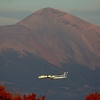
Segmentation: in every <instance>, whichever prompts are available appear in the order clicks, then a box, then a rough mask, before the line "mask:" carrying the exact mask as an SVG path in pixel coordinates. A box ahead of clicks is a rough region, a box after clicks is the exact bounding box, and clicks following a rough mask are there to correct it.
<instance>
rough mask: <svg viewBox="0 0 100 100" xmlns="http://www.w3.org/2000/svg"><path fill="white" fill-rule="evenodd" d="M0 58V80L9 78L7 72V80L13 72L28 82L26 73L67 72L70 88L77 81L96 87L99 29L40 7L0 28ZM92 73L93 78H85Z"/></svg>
mask: <svg viewBox="0 0 100 100" xmlns="http://www.w3.org/2000/svg"><path fill="white" fill-rule="evenodd" d="M0 59H1V62H0V64H1V65H0V66H1V68H0V70H1V72H2V73H1V75H2V76H3V77H1V79H2V80H4V79H7V78H8V80H10V79H9V77H7V76H5V75H4V74H3V73H6V74H7V75H8V76H9V73H10V72H11V73H10V74H11V75H10V77H12V76H13V75H14V73H17V74H16V75H18V76H19V75H21V76H23V77H24V78H25V77H26V78H27V79H28V78H29V77H28V76H25V73H26V72H27V73H30V74H29V75H30V77H31V78H32V76H33V74H35V76H37V75H38V73H40V74H41V73H44V72H45V71H46V72H49V71H50V72H60V70H61V72H62V71H65V70H68V71H69V72H70V73H71V74H72V75H71V76H69V83H68V84H70V83H71V86H74V85H75V86H79V85H80V82H81V85H82V84H83V86H86V85H87V84H88V85H91V84H92V86H95V85H97V86H99V85H98V84H99V83H100V80H99V77H98V73H99V71H100V26H95V25H93V24H90V23H88V22H86V21H84V20H82V19H80V18H78V17H76V16H73V15H71V14H68V13H66V12H62V11H60V10H56V9H53V8H43V9H41V10H39V11H37V12H35V13H33V14H32V15H30V16H28V17H27V18H25V19H23V20H21V21H20V22H18V23H16V24H15V25H7V26H0ZM19 66H20V67H19ZM32 66H33V67H32ZM27 69H28V70H29V71H28V70H27ZM19 70H20V71H19ZM23 70H24V71H23ZM88 72H90V73H89V75H87V74H88ZM92 72H93V73H95V76H92V77H93V78H94V77H97V78H96V79H95V78H94V79H93V80H92V79H89V78H90V77H91V75H92ZM84 73H85V74H86V75H84ZM73 75H76V77H77V78H79V79H78V81H77V80H76V79H77V78H76V79H73V78H72V77H73ZM99 75H100V74H99ZM18 76H16V77H18ZM87 76H88V77H87ZM16 79H17V78H15V81H16ZM22 79H23V78H22ZM12 80H13V77H12ZM79 80H80V82H79ZM10 81H11V80H10ZM20 81H21V79H20ZM20 81H19V82H20ZM30 81H31V79H30ZM16 82H17V81H16ZM23 82H25V80H24V79H23V81H22V83H23ZM36 82H37V83H38V81H36ZM67 82H68V81H67ZM95 82H96V83H95ZM62 83H63V82H62ZM27 84H29V83H27ZM30 84H31V82H30ZM63 85H64V84H63ZM63 85H62V86H63ZM43 86H44V85H43ZM65 86H66V85H65ZM68 86H70V85H68ZM66 87H67V86H66Z"/></svg>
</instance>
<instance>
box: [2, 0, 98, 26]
mask: <svg viewBox="0 0 100 100" xmlns="http://www.w3.org/2000/svg"><path fill="white" fill-rule="evenodd" d="M46 7H50V8H55V9H59V10H61V11H64V12H67V13H70V14H72V15H75V16H77V17H79V18H81V19H83V20H85V21H87V22H90V23H92V24H95V25H99V26H100V0H0V25H11V24H15V23H17V22H18V21H20V20H22V19H23V18H25V17H27V16H29V15H30V14H32V13H34V12H36V11H37V10H40V9H42V8H46Z"/></svg>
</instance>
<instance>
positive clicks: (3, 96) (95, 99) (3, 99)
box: [0, 85, 100, 100]
mask: <svg viewBox="0 0 100 100" xmlns="http://www.w3.org/2000/svg"><path fill="white" fill-rule="evenodd" d="M0 100H45V96H41V97H40V98H36V94H34V93H32V94H28V95H26V94H24V95H23V96H20V95H19V94H15V95H12V93H11V92H8V91H6V88H5V86H3V85H0ZM85 100H100V93H98V92H95V93H91V94H88V95H87V96H85Z"/></svg>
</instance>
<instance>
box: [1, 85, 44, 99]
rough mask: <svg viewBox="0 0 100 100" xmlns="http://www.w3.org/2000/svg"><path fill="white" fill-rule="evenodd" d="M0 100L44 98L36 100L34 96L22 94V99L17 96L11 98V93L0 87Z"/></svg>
mask: <svg viewBox="0 0 100 100" xmlns="http://www.w3.org/2000/svg"><path fill="white" fill-rule="evenodd" d="M0 100H45V96H42V97H41V98H36V94H33V93H32V94H29V95H26V94H24V96H23V99H22V97H21V96H20V95H19V94H15V95H14V96H12V93H10V92H7V91H6V90H5V87H4V86H2V85H0Z"/></svg>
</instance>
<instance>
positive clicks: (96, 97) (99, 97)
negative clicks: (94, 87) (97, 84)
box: [85, 92, 100, 100]
mask: <svg viewBox="0 0 100 100" xmlns="http://www.w3.org/2000/svg"><path fill="white" fill-rule="evenodd" d="M85 100H100V94H99V93H98V92H96V93H91V94H89V95H88V96H86V97H85Z"/></svg>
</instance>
